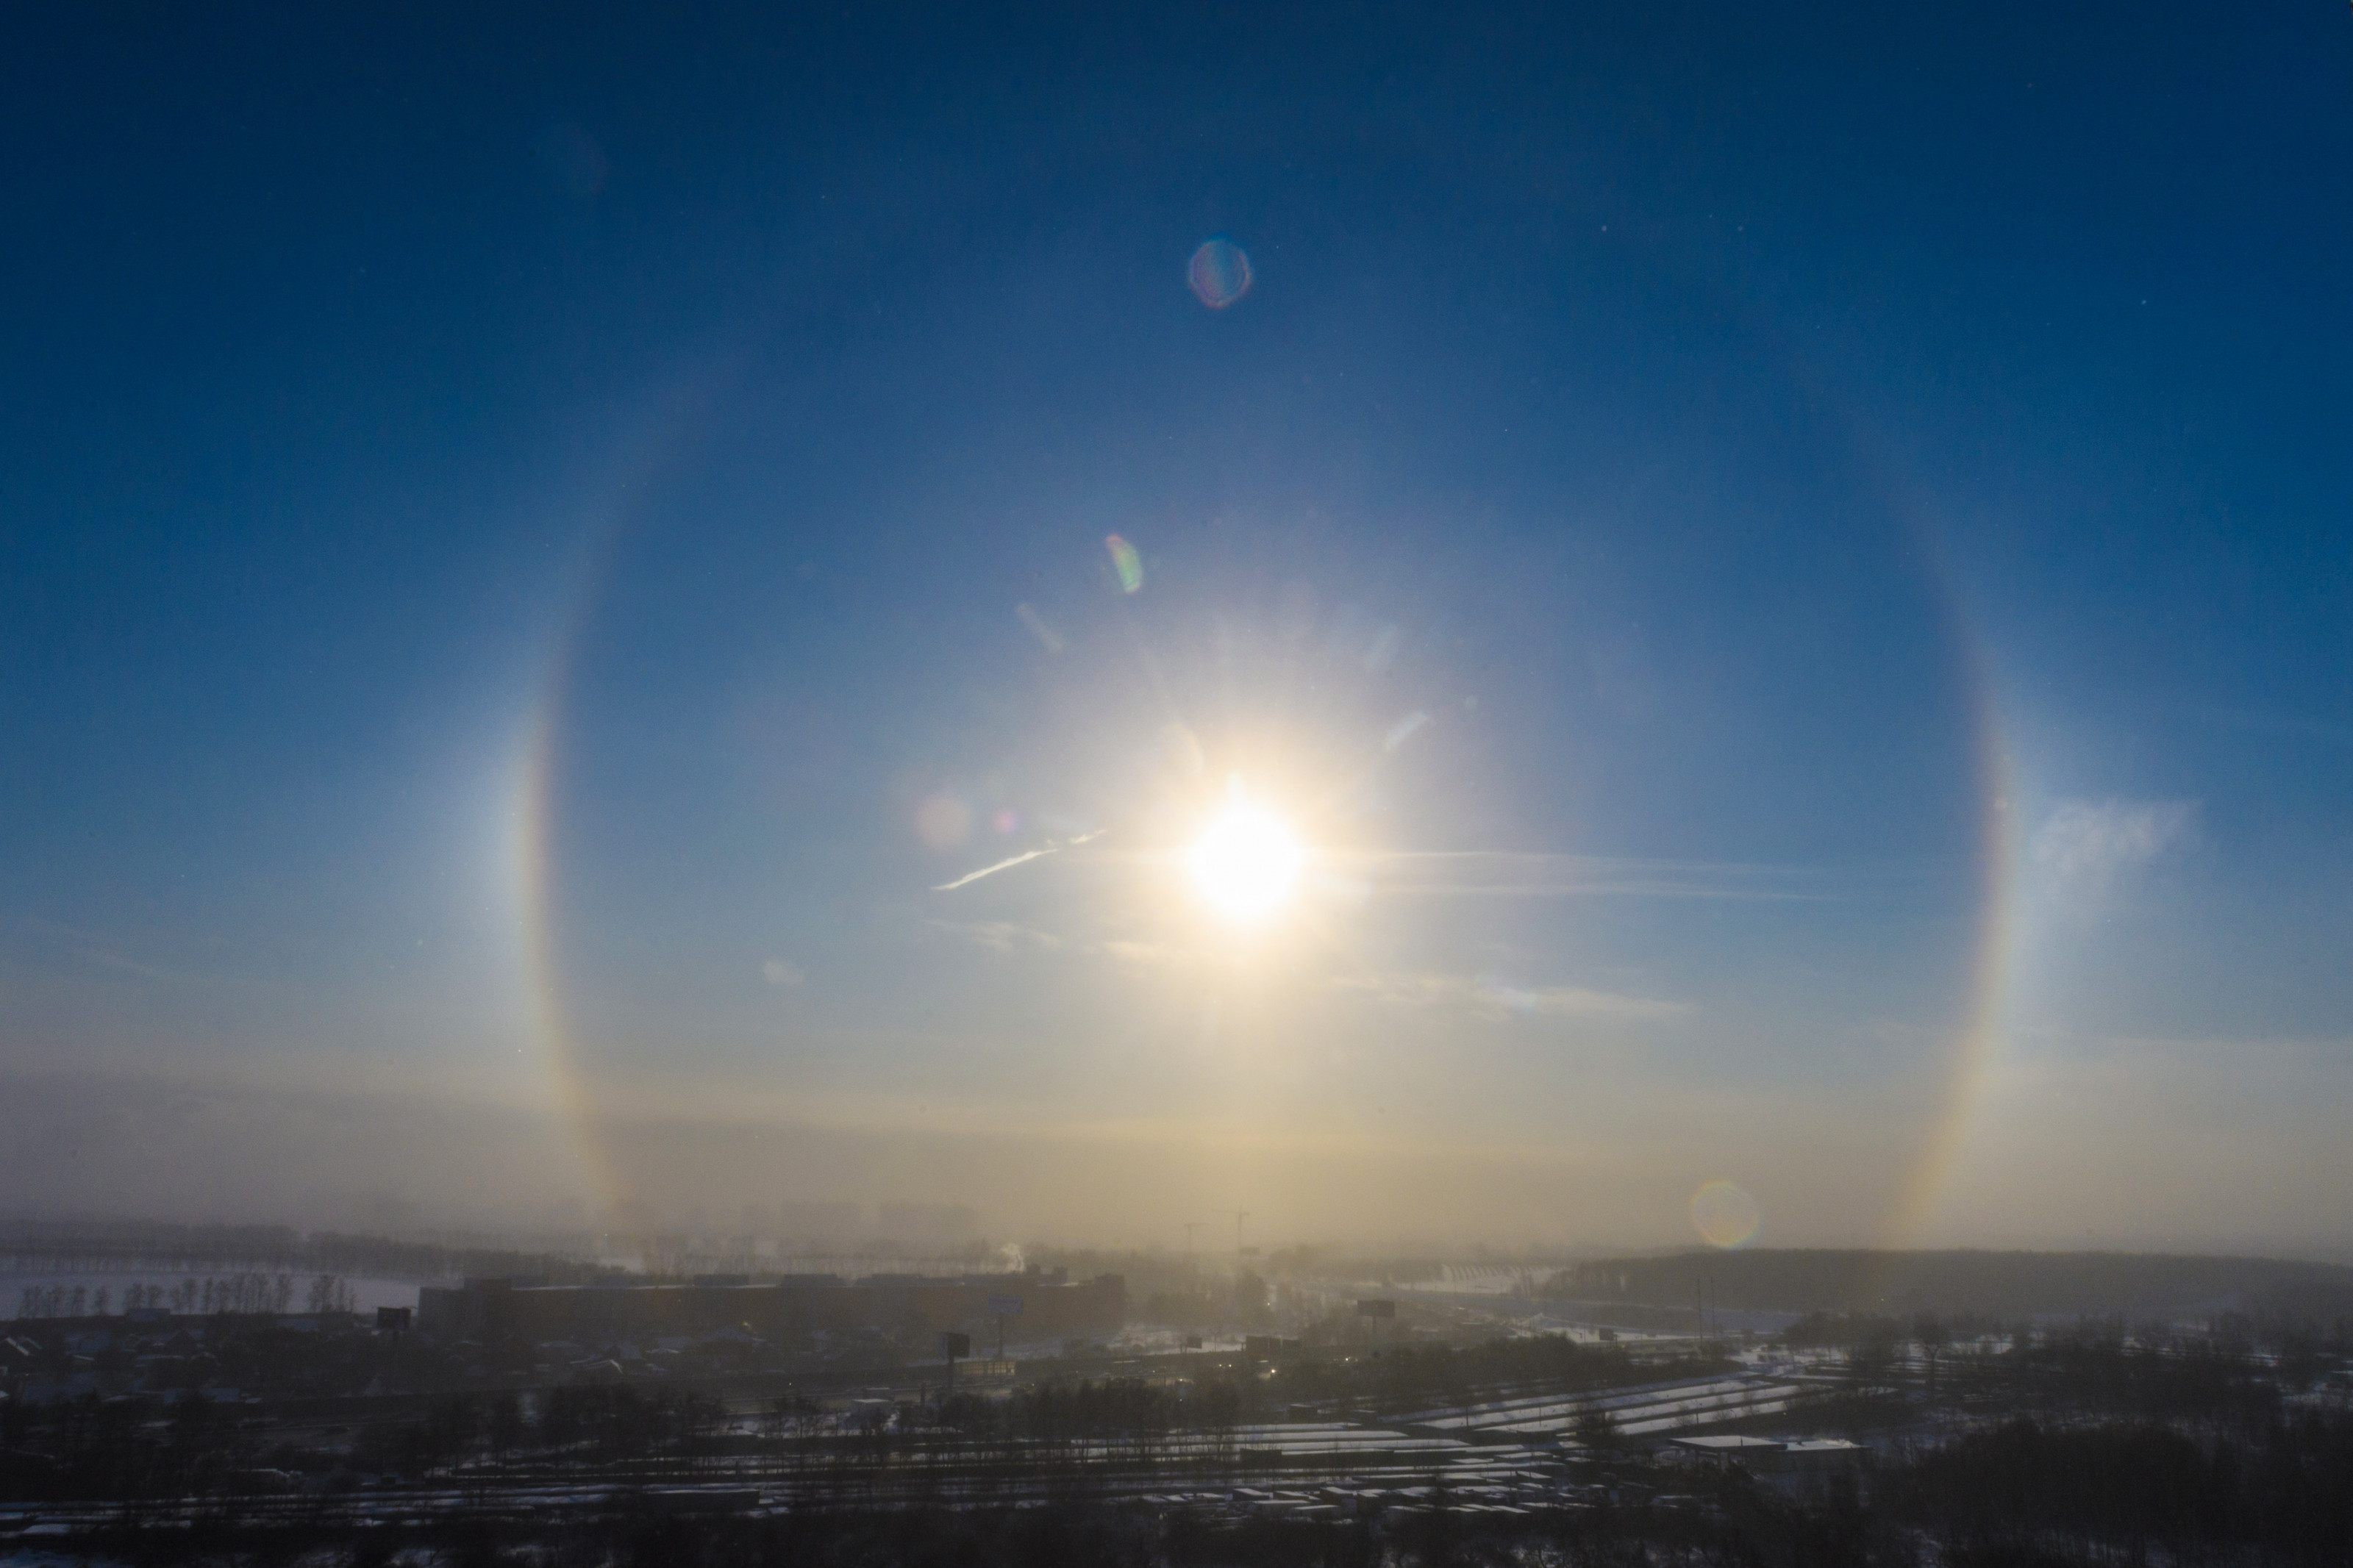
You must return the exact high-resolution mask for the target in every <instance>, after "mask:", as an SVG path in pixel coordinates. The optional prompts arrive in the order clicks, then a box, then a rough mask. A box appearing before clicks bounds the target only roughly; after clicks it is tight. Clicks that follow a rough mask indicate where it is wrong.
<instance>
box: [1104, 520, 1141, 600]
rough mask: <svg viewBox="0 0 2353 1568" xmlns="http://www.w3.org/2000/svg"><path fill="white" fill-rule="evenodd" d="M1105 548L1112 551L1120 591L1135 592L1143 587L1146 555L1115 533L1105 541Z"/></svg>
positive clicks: (1113, 568) (1125, 592)
mask: <svg viewBox="0 0 2353 1568" xmlns="http://www.w3.org/2000/svg"><path fill="white" fill-rule="evenodd" d="M1103 548H1104V549H1105V550H1108V551H1110V552H1111V564H1112V570H1113V571H1114V572H1116V573H1118V574H1119V591H1120V592H1121V593H1123V594H1133V593H1134V592H1136V591H1137V590H1138V589H1140V588H1142V587H1143V586H1144V557H1143V556H1141V555H1138V554H1137V553H1136V552H1135V546H1134V545H1133V544H1130V543H1129V542H1127V541H1126V540H1124V539H1122V538H1121V537H1120V536H1119V535H1118V534H1116V533H1114V534H1113V535H1111V536H1110V537H1109V538H1107V539H1105V540H1104V541H1103Z"/></svg>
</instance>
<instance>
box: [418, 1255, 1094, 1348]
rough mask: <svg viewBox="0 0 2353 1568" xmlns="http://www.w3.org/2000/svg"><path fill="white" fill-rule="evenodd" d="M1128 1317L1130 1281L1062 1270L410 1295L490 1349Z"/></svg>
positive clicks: (520, 1287)
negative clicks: (734, 1330) (670, 1336)
mask: <svg viewBox="0 0 2353 1568" xmlns="http://www.w3.org/2000/svg"><path fill="white" fill-rule="evenodd" d="M1126 1321H1127V1281H1126V1279H1124V1277H1122V1276H1120V1275H1117V1274H1098V1275H1096V1276H1095V1277H1094V1278H1093V1279H1089V1280H1086V1281H1084V1282H1083V1283H1076V1282H1073V1281H1071V1279H1069V1277H1068V1276H1067V1274H1066V1273H1065V1272H1064V1271H1063V1270H1061V1269H1059V1268H1057V1269H1052V1270H1046V1269H1039V1268H1031V1269H1029V1271H1028V1272H1026V1273H1022V1274H968V1275H965V1276H963V1277H962V1278H960V1279H935V1278H930V1277H926V1276H922V1275H906V1274H876V1275H871V1276H869V1277H867V1278H865V1279H859V1280H856V1281H854V1282H852V1281H847V1280H843V1279H839V1278H837V1277H835V1276H833V1275H829V1274H823V1275H814V1274H803V1275H786V1276H784V1277H783V1278H780V1279H769V1280H763V1281H760V1282H759V1283H756V1284H755V1283H753V1282H752V1281H751V1280H750V1279H747V1278H744V1277H742V1276H734V1277H719V1278H712V1277H704V1278H702V1279H696V1280H694V1281H693V1282H691V1283H690V1284H684V1285H667V1284H645V1283H640V1282H638V1281H636V1280H617V1281H614V1282H610V1283H600V1284H595V1285H548V1284H544V1283H543V1282H541V1281H538V1280H533V1279H469V1280H467V1281H466V1282H465V1284H464V1285H463V1286H462V1287H459V1288H456V1289H449V1288H440V1287H433V1286H427V1288H426V1289H423V1290H420V1291H419V1292H418V1293H417V1330H418V1331H420V1332H422V1333H426V1334H429V1335H432V1336H433V1337H435V1338H439V1339H471V1340H480V1341H483V1342H492V1341H496V1340H501V1339H506V1338H509V1337H516V1338H521V1339H524V1340H530V1341H541V1340H555V1339H568V1340H583V1341H586V1340H590V1339H596V1338H606V1337H611V1336H615V1335H626V1334H643V1333H693V1332H698V1331H703V1330H708V1329H717V1328H731V1327H740V1328H744V1329H748V1330H750V1331H752V1332H754V1333H755V1334H759V1335H761V1336H762V1337H764V1338H767V1339H785V1338H788V1337H791V1336H794V1335H798V1334H810V1333H818V1332H833V1333H839V1332H844V1331H856V1330H860V1329H879V1330H881V1331H886V1332H901V1333H921V1334H926V1335H928V1334H933V1333H937V1332H939V1331H944V1330H951V1329H961V1330H965V1331H978V1332H987V1333H988V1334H989V1335H990V1336H991V1337H992V1338H994V1337H995V1335H996V1334H997V1330H998V1328H999V1326H1000V1324H1001V1326H1002V1327H1003V1328H1004V1329H1005V1330H1006V1331H1009V1332H1010V1333H1011V1334H1013V1335H1014V1336H1015V1337H1018V1338H1022V1339H1038V1338H1060V1337H1062V1336H1065V1335H1072V1334H1101V1333H1111V1332H1114V1331H1117V1330H1118V1329H1119V1328H1120V1327H1121V1326H1122V1325H1123V1324H1124V1323H1125V1322H1126Z"/></svg>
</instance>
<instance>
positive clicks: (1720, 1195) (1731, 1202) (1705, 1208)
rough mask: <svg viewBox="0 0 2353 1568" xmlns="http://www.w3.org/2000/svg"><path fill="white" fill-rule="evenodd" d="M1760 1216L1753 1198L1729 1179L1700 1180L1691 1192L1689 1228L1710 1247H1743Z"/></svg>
mask: <svg viewBox="0 0 2353 1568" xmlns="http://www.w3.org/2000/svg"><path fill="white" fill-rule="evenodd" d="M1763 1217H1764V1216H1763V1215H1759V1214H1758V1213H1757V1200H1756V1199H1755V1198H1752V1197H1750V1196H1749V1195H1748V1194H1747V1193H1746V1191H1744V1190H1743V1189H1742V1188H1740V1187H1738V1186H1736V1185H1735V1184H1732V1183H1730V1182H1726V1181H1714V1182H1703V1183H1702V1184H1700V1189H1699V1191H1697V1192H1695V1193H1694V1194H1692V1200H1691V1222H1692V1228H1693V1229H1694V1230H1696V1231H1698V1232H1699V1238H1700V1239H1701V1240H1702V1241H1704V1242H1706V1243H1707V1244H1708V1245H1709V1246H1710V1247H1725V1248H1730V1247H1746V1245H1747V1244H1748V1243H1750V1242H1752V1241H1754V1240H1756V1239H1757V1226H1758V1225H1759V1224H1760V1223H1761V1221H1762V1219H1763Z"/></svg>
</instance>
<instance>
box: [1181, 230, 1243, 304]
mask: <svg viewBox="0 0 2353 1568" xmlns="http://www.w3.org/2000/svg"><path fill="white" fill-rule="evenodd" d="M1185 281H1186V282H1187V283H1189V284H1191V285H1192V286H1193V292H1194V294H1195V295H1196V296H1197V297H1198V299H1199V300H1200V301H1201V303H1203V304H1204V305H1207V306H1208V307H1209V309H1211V310H1224V309H1225V308H1226V307H1227V306H1229V305H1230V304H1232V303H1233V302H1234V301H1235V300H1239V299H1240V298H1241V297H1242V296H1243V295H1245V294H1247V293H1249V292H1250V258H1249V257H1248V256H1246V255H1244V254H1243V252H1242V247H1240V246H1239V245H1236V244H1235V243H1234V242H1233V241H1232V240H1230V239H1212V240H1208V241H1205V242H1204V243H1203V244H1202V246H1201V248H1200V249H1198V250H1197V251H1195V252H1194V253H1193V259H1192V261H1191V263H1190V264H1189V265H1187V267H1186V268H1185Z"/></svg>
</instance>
